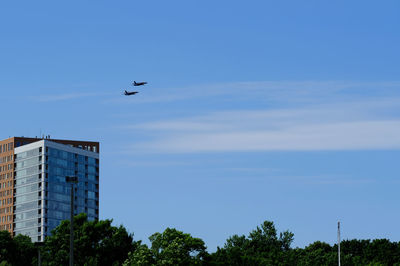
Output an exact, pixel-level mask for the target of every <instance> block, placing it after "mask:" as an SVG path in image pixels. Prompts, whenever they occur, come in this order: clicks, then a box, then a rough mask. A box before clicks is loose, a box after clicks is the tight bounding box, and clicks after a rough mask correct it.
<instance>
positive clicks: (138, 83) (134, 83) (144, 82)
mask: <svg viewBox="0 0 400 266" xmlns="http://www.w3.org/2000/svg"><path fill="white" fill-rule="evenodd" d="M146 84H147V82H146V81H143V82H136V81H134V82H133V83H132V85H133V86H142V85H146Z"/></svg>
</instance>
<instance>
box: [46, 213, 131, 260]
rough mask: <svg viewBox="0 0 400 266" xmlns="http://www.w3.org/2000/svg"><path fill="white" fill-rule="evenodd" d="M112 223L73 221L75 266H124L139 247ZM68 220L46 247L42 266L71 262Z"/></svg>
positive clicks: (56, 229) (85, 218)
mask: <svg viewBox="0 0 400 266" xmlns="http://www.w3.org/2000/svg"><path fill="white" fill-rule="evenodd" d="M111 223H112V220H103V221H88V220H87V216H86V214H83V213H82V214H79V215H78V216H75V217H74V263H75V264H76V265H100V264H101V265H121V264H122V262H123V261H125V259H126V258H127V256H128V253H129V252H131V251H134V250H135V247H136V246H137V243H135V242H133V236H132V235H131V234H129V233H128V232H127V231H126V229H125V228H124V227H123V226H119V227H115V226H112V225H111ZM69 227H70V222H69V221H68V220H66V221H63V222H61V224H60V225H59V226H58V227H56V228H55V229H54V230H53V231H52V235H51V236H49V237H47V238H46V240H45V245H44V247H43V265H67V264H68V261H69V237H70V234H69V230H70V229H69Z"/></svg>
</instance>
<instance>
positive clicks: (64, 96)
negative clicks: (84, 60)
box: [31, 92, 110, 102]
mask: <svg viewBox="0 0 400 266" xmlns="http://www.w3.org/2000/svg"><path fill="white" fill-rule="evenodd" d="M107 95H110V93H89V92H72V93H61V94H47V95H38V96H32V97H31V98H32V99H33V100H35V101H38V102H57V101H67V100H74V99H79V98H88V97H99V96H107Z"/></svg>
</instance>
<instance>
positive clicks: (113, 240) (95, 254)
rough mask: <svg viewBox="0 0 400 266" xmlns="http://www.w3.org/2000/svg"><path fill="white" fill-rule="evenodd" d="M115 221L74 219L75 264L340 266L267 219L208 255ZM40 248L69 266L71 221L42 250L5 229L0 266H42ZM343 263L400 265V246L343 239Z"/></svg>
mask: <svg viewBox="0 0 400 266" xmlns="http://www.w3.org/2000/svg"><path fill="white" fill-rule="evenodd" d="M111 223H112V221H111V220H104V221H88V220H87V217H86V215H84V214H81V215H78V216H76V217H75V219H74V235H75V241H74V245H75V248H74V255H75V265H125V266H130V265H250V266H251V265H299V266H300V265H332V266H333V265H337V264H338V261H337V260H338V254H337V246H336V245H334V246H331V245H329V244H327V243H323V242H320V241H316V242H314V243H312V244H310V245H309V246H307V247H305V248H292V247H291V245H292V242H293V239H294V235H293V233H291V232H289V231H284V232H281V233H279V234H278V232H277V230H276V228H275V226H274V224H273V222H269V221H265V222H264V223H262V224H261V225H260V226H258V227H256V229H255V230H253V231H251V232H250V233H249V234H248V236H244V235H241V236H240V235H233V236H231V237H229V238H228V239H227V240H226V243H225V244H224V246H223V247H220V248H218V249H217V251H216V252H214V253H211V254H209V253H207V251H206V246H205V243H204V241H203V240H201V239H200V238H195V237H192V236H191V235H190V234H187V233H184V232H181V231H178V230H176V229H173V228H167V229H165V231H164V232H162V233H155V234H153V235H152V236H150V237H149V240H150V246H147V245H145V244H143V243H141V241H134V240H133V236H132V235H131V234H129V233H128V232H127V230H126V229H125V228H124V227H123V226H119V227H115V226H112V225H111ZM38 248H40V251H41V254H42V265H68V260H69V221H63V222H62V223H61V224H60V225H59V226H58V227H57V228H56V229H55V230H53V231H52V235H51V236H49V237H47V238H46V240H45V242H44V244H43V245H42V246H41V247H38V246H36V245H34V244H33V243H32V242H31V240H30V238H29V237H27V236H16V237H14V238H12V237H11V236H10V234H9V233H8V232H6V231H0V266H5V265H37V254H38ZM341 262H342V265H346V266H347V265H397V266H400V242H391V241H389V240H387V239H375V240H356V239H353V240H344V241H342V243H341Z"/></svg>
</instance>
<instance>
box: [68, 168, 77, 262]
mask: <svg viewBox="0 0 400 266" xmlns="http://www.w3.org/2000/svg"><path fill="white" fill-rule="evenodd" d="M65 181H66V182H67V183H70V184H71V213H70V229H69V265H70V266H74V184H76V183H78V177H77V176H66V177H65Z"/></svg>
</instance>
